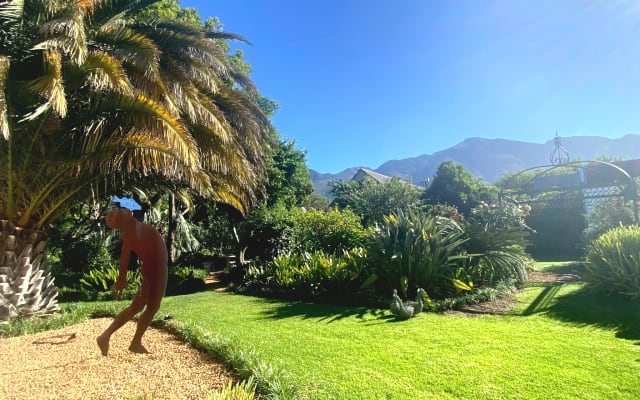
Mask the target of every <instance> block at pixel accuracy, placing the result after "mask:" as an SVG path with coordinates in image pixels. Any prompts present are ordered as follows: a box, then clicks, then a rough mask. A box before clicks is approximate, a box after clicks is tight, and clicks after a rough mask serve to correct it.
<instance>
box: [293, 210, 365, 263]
mask: <svg viewBox="0 0 640 400" xmlns="http://www.w3.org/2000/svg"><path fill="white" fill-rule="evenodd" d="M291 213H292V222H293V224H292V227H291V228H290V229H289V230H288V232H287V234H286V235H285V240H288V241H289V249H290V250H291V251H296V252H299V253H303V252H315V251H323V252H325V253H329V254H339V253H340V252H341V251H343V250H347V251H348V250H350V249H352V248H355V247H360V246H362V245H363V244H364V238H365V230H364V228H363V227H362V225H361V224H360V218H359V217H358V216H356V215H355V214H354V213H353V212H351V210H348V209H347V210H344V211H338V210H337V209H329V210H327V211H323V210H315V209H311V210H305V209H294V210H292V212H291Z"/></svg>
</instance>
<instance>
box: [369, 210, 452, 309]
mask: <svg viewBox="0 0 640 400" xmlns="http://www.w3.org/2000/svg"><path fill="white" fill-rule="evenodd" d="M463 235H464V231H463V229H462V227H461V226H460V225H459V224H458V223H456V222H455V221H454V220H452V219H449V218H444V217H432V216H428V215H409V216H407V215H405V214H404V213H403V212H398V213H397V214H391V215H389V216H387V217H385V218H384V223H383V224H381V225H379V226H378V227H377V229H376V230H375V232H374V236H373V238H372V240H371V243H370V245H369V248H368V253H369V255H370V261H371V263H372V267H373V269H374V272H373V275H372V276H371V278H372V279H371V280H370V281H372V280H373V279H376V287H377V293H379V294H381V295H385V294H386V295H390V294H391V293H392V290H393V289H398V290H399V292H400V293H401V294H402V296H403V297H407V295H409V294H413V293H415V290H416V289H417V288H423V289H425V290H426V291H427V293H429V295H430V296H431V297H436V298H442V297H446V296H449V295H451V294H454V293H457V292H458V291H459V289H457V288H456V287H455V285H454V284H453V281H454V279H457V278H459V277H460V270H459V268H458V267H459V263H458V261H459V259H460V257H459V255H460V253H461V252H462V251H463V250H464V249H463V247H462V245H463V243H464V241H465V240H464V237H463ZM409 292H411V293H409Z"/></svg>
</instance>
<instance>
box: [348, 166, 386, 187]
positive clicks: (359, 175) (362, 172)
mask: <svg viewBox="0 0 640 400" xmlns="http://www.w3.org/2000/svg"><path fill="white" fill-rule="evenodd" d="M367 177H369V178H372V179H373V180H375V181H377V182H380V183H385V182H387V181H389V180H391V179H392V178H391V177H390V176H386V175H382V174H379V173H377V172H373V171H371V170H368V169H365V168H360V169H359V170H358V172H356V173H355V175H353V178H351V180H352V181H357V182H362V181H363V180H364V179H365V178H367Z"/></svg>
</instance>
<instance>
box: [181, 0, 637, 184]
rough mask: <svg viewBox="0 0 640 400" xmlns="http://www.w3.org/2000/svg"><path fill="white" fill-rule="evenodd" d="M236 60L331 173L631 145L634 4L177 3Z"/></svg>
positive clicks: (412, 0)
mask: <svg viewBox="0 0 640 400" xmlns="http://www.w3.org/2000/svg"><path fill="white" fill-rule="evenodd" d="M180 5H181V6H182V7H194V8H197V9H198V10H199V13H200V15H201V16H202V17H203V18H206V17H208V16H217V17H218V18H219V19H220V20H221V22H222V23H223V25H224V29H225V30H226V31H229V32H234V33H237V34H240V35H242V36H244V37H246V38H247V39H249V40H250V41H251V42H252V45H245V44H238V45H234V47H237V48H240V49H242V50H243V51H244V54H245V59H246V60H247V61H248V62H249V63H250V64H251V65H252V67H253V72H252V74H251V78H252V80H253V81H254V82H255V84H256V85H257V87H258V89H259V90H260V92H261V93H262V95H264V96H266V97H269V98H271V99H273V100H275V101H277V102H278V103H279V104H280V109H279V111H278V113H277V114H276V115H275V116H274V118H273V122H274V124H275V126H276V128H277V129H278V131H279V132H280V134H281V136H282V138H284V139H294V140H295V141H296V144H297V146H298V147H299V148H301V149H305V150H306V151H307V161H308V165H309V167H310V168H312V169H314V170H316V171H318V172H323V173H336V172H340V171H342V170H344V169H345V168H349V167H355V166H367V167H371V168H377V167H379V166H380V165H381V164H382V163H383V162H385V161H388V160H393V159H403V158H408V157H415V156H419V155H422V154H432V153H434V152H437V151H439V150H443V149H446V148H448V147H451V146H454V145H456V144H458V143H460V142H461V141H463V140H464V139H466V138H470V137H483V138H505V139H514V140H521V141H527V142H534V143H544V142H546V141H547V140H551V139H552V138H553V137H554V135H555V133H556V132H558V134H559V135H560V136H577V135H589V136H591V135H597V136H606V137H611V138H617V137H621V136H623V135H625V134H629V133H640V3H638V2H634V1H617V0H602V1H587V0H584V1H578V0H535V1H533V0H532V1H525V0H504V1H502V0H485V1H479V0H449V1H445V0H443V1H436V0H393V1H388V0H313V1H312V0H213V1H212V0H181V2H180Z"/></svg>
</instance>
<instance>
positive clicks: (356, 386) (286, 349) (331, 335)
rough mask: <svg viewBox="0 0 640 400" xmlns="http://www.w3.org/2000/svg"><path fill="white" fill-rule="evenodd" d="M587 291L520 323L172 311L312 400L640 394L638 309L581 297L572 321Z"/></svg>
mask: <svg viewBox="0 0 640 400" xmlns="http://www.w3.org/2000/svg"><path fill="white" fill-rule="evenodd" d="M546 267H550V266H545V268H546ZM580 288H581V285H580V284H577V283H572V284H566V285H559V286H558V289H553V290H551V291H547V292H545V289H546V288H545V287H533V288H531V289H527V290H525V291H524V292H523V293H521V295H520V298H521V300H522V304H520V305H519V306H518V307H517V311H516V313H515V314H513V315H507V316H489V315H483V316H471V317H470V316H467V315H463V314H454V315H450V314H421V315H419V316H418V317H416V318H413V319H410V320H408V321H402V322H398V321H396V320H394V319H393V318H392V317H391V315H390V314H389V313H388V312H387V311H375V310H371V309H366V308H345V307H337V306H328V305H312V304H301V303H283V302H277V301H269V300H265V299H259V298H253V297H244V296H237V295H232V294H227V293H210V292H208V293H199V294H195V295H190V296H183V297H173V298H167V299H166V300H165V302H164V305H163V309H164V310H165V311H166V312H168V313H170V314H172V315H173V316H174V317H175V318H176V319H177V320H178V321H180V322H182V323H186V322H189V323H194V324H197V326H199V327H200V328H201V329H204V330H206V331H208V332H211V333H212V334H216V335H221V336H223V337H226V338H229V340H231V341H232V342H233V343H235V346H237V347H239V348H241V349H245V350H247V351H248V350H249V349H251V350H252V351H254V352H255V354H257V355H258V356H259V357H260V358H261V359H262V360H263V361H264V362H266V363H269V364H273V365H279V366H281V367H282V368H283V369H284V370H286V371H288V372H289V373H290V374H291V379H292V380H293V382H294V383H295V384H296V386H298V387H299V388H301V394H302V395H304V396H306V397H308V398H311V399H417V398H436V399H449V398H451V399H457V398H465V399H517V398H521V399H549V398H553V399H601V398H607V399H636V398H640V388H639V387H638V385H637V383H638V376H640V361H639V360H640V348H639V347H638V346H636V345H634V343H635V342H637V341H638V340H640V328H638V327H637V325H635V322H634V321H636V320H640V312H639V311H637V309H638V308H637V307H636V308H635V310H636V311H634V312H632V311H631V310H632V309H633V307H632V306H631V305H629V306H627V307H623V310H624V311H623V312H622V313H620V314H615V313H614V315H613V316H609V317H608V319H609V321H603V323H599V322H598V321H589V320H588V318H586V317H587V316H589V315H592V311H589V310H591V309H592V306H593V305H594V303H595V304H604V303H602V301H603V300H602V299H598V300H594V303H592V302H585V301H584V299H582V302H581V304H583V305H584V307H586V310H583V311H582V312H577V311H578V310H575V311H576V315H577V317H576V318H575V319H572V318H571V317H570V315H563V313H565V312H566V311H567V308H569V309H570V308H571V307H574V306H575V304H574V305H571V304H572V303H574V302H575V299H573V298H572V296H576V295H579V293H580ZM543 292H545V293H543ZM541 295H542V297H543V298H542V299H541V301H538V306H537V307H535V308H530V307H529V306H530V305H531V304H533V303H534V302H536V301H537V300H539V299H538V298H539V297H540V296H541ZM578 303H580V302H578ZM618 306H620V304H618ZM527 310H528V311H527ZM525 311H527V313H526V315H525ZM621 335H622V336H621Z"/></svg>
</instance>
